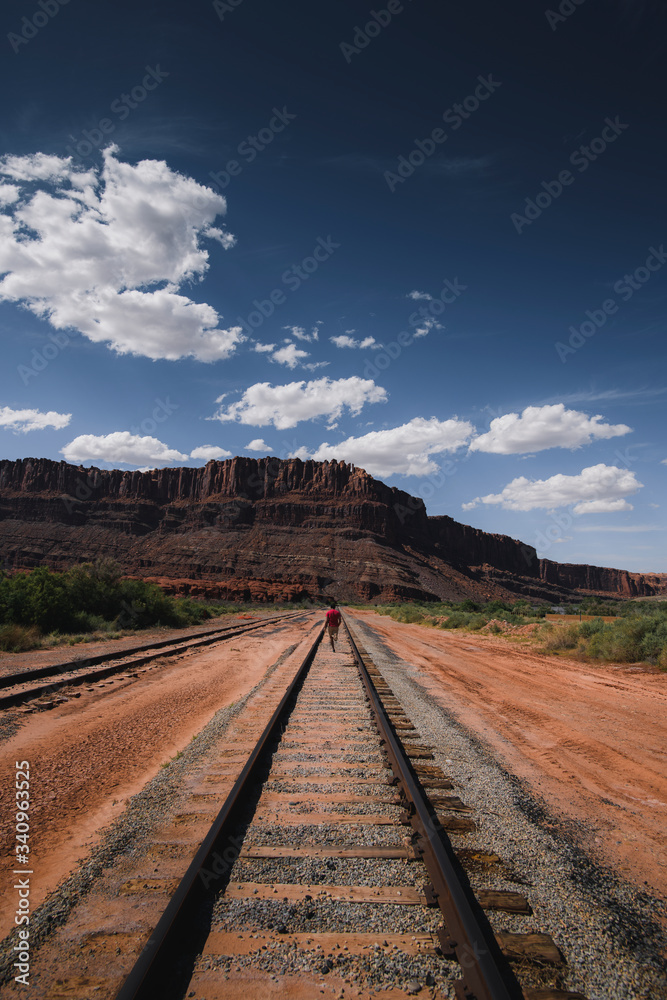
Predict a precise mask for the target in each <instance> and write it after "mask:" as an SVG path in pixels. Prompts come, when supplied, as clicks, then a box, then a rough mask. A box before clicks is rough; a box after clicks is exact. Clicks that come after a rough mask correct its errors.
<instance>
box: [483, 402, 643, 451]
mask: <svg viewBox="0 0 667 1000" xmlns="http://www.w3.org/2000/svg"><path fill="white" fill-rule="evenodd" d="M602 420H603V417H602V416H601V415H600V414H597V415H596V416H594V417H589V416H587V415H586V414H585V413H582V412H581V411H580V410H567V409H566V408H565V406H564V404H563V403H556V404H554V405H552V406H527V407H526V409H525V410H524V411H523V413H522V414H521V416H519V414H518V413H506V414H504V416H502V417H496V418H495V419H494V420H492V421H491V425H490V430H489V431H487V433H486V434H480V435H479V436H478V437H476V438H475V439H474V440H473V441H472V442H471V444H470V450H471V451H486V452H493V453H494V454H496V455H516V454H520V453H522V452H535V451H544V450H545V449H546V448H580V447H581V446H582V445H584V444H590V443H591V441H593V440H595V439H600V438H602V439H605V438H612V437H618V436H620V435H622V434H629V433H630V431H631V429H632V428H630V427H628V426H627V425H626V424H604V423H601V421H602Z"/></svg>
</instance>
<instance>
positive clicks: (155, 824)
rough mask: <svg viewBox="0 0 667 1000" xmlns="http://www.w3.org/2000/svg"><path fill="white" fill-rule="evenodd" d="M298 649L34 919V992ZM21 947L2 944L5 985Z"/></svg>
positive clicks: (180, 762)
mask: <svg viewBox="0 0 667 1000" xmlns="http://www.w3.org/2000/svg"><path fill="white" fill-rule="evenodd" d="M298 645H299V642H295V643H293V644H292V645H290V646H289V647H288V648H286V649H285V650H284V651H283V652H282V653H281V655H280V656H279V657H278V658H277V660H276V661H275V662H274V663H273V664H272V665H271V666H270V667H269V668H268V670H267V671H266V672H265V674H264V675H263V677H262V679H261V680H260V681H259V682H258V683H257V684H256V685H255V686H254V687H253V688H251V689H250V690H249V691H248V692H247V694H246V695H245V696H244V697H243V698H242V699H240V700H239V701H238V702H236V703H234V704H232V705H229V706H227V707H225V708H222V709H220V710H219V711H218V712H217V713H216V714H215V715H214V717H213V718H212V719H211V721H210V722H209V723H208V724H207V725H206V726H205V727H204V728H203V729H202V730H201V732H200V733H199V734H198V735H197V736H196V737H194V738H193V739H192V741H191V742H190V744H189V745H188V746H187V747H185V748H184V749H183V750H182V751H181V752H180V753H179V754H178V756H177V758H175V759H173V760H172V761H170V763H169V764H168V765H167V766H165V767H163V768H161V770H160V771H159V772H158V774H156V775H155V777H154V778H153V779H152V780H151V781H149V782H148V783H147V785H146V786H145V787H144V788H143V790H142V791H141V792H139V793H138V794H137V795H134V796H133V797H132V799H131V800H130V801H129V803H128V805H127V807H126V809H125V811H124V812H123V814H122V815H121V816H120V817H119V818H118V819H117V820H115V821H114V822H113V823H112V824H111V825H110V826H109V827H108V829H107V830H106V831H105V833H104V834H103V838H102V840H101V841H100V843H99V844H98V845H97V847H96V848H95V849H94V850H92V851H91V852H90V853H89V855H88V856H87V857H86V858H85V860H83V861H82V863H81V865H80V866H79V867H78V868H77V870H76V872H75V873H74V874H72V875H71V876H69V877H68V878H66V879H65V880H64V881H62V882H61V883H60V884H59V885H58V887H57V888H56V889H55V891H53V892H52V893H51V894H50V895H49V896H48V898H47V899H46V900H45V902H44V903H43V904H42V905H41V906H39V907H38V908H37V909H35V910H34V911H33V912H32V913H31V915H30V947H31V952H32V960H31V965H32V968H31V985H32V986H33V988H34V989H37V990H38V989H39V988H40V951H39V949H40V948H42V947H46V948H49V947H51V946H52V945H53V946H55V947H56V948H57V947H58V943H57V942H55V941H53V940H52V939H53V937H54V935H56V933H57V931H58V928H60V927H61V926H62V925H64V924H65V923H66V922H67V921H68V919H69V918H70V916H71V914H72V912H73V911H74V910H75V908H76V907H77V906H79V905H80V904H82V903H86V902H87V900H88V898H89V897H90V896H91V894H93V893H94V894H95V895H96V896H97V897H98V898H99V897H100V896H102V895H104V894H105V893H106V894H107V896H108V898H110V899H111V898H113V897H114V896H115V894H116V889H115V886H116V883H117V882H118V876H119V873H122V872H123V871H124V870H125V869H131V868H134V867H135V866H136V865H137V864H139V863H140V862H141V861H142V859H144V858H146V856H147V851H148V849H149V848H150V845H151V844H152V843H153V841H154V834H155V831H156V830H157V829H158V828H159V827H161V826H162V825H163V824H164V823H165V822H166V821H168V820H169V818H170V817H172V816H173V815H174V814H175V813H177V812H178V808H179V803H180V802H181V801H182V800H183V798H184V797H185V799H187V795H188V791H187V789H188V785H189V784H190V783H191V782H192V781H193V780H194V779H196V778H197V777H198V775H200V774H201V773H202V772H203V771H205V770H206V768H207V767H208V766H210V763H211V761H212V760H215V759H216V758H219V757H220V756H221V755H223V754H224V751H225V749H227V747H228V746H229V741H228V740H227V733H228V732H229V729H230V726H231V725H232V723H233V722H234V720H235V719H236V718H237V717H239V716H241V714H242V713H243V710H244V709H245V707H246V705H247V704H248V702H249V701H250V699H252V698H253V696H255V695H257V694H258V693H261V691H262V689H263V688H264V687H265V686H266V684H267V682H268V681H270V680H271V678H272V677H273V675H274V673H275V671H276V670H277V669H278V668H279V667H280V666H281V665H282V664H283V663H284V662H285V661H286V660H287V659H288V658H289V657H290V656H291V655H292V654H293V653H294V651H295V650H296V649H297V647H298ZM239 770H240V766H239ZM16 941H17V936H16V932H13V933H11V934H10V935H8V936H7V937H6V938H5V939H4V940H3V941H2V942H0V985H3V984H7V983H8V982H9V980H10V979H11V978H12V976H13V972H12V963H13V961H14V955H13V951H12V949H13V946H14V944H15V943H16ZM8 988H10V989H11V987H8ZM16 995H19V994H18V993H17V994H16ZM35 995H38V994H37V993H36V994H35Z"/></svg>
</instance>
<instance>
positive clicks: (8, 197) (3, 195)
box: [0, 184, 21, 205]
mask: <svg viewBox="0 0 667 1000" xmlns="http://www.w3.org/2000/svg"><path fill="white" fill-rule="evenodd" d="M20 194H21V189H20V188H18V187H17V186H16V184H0V205H11V204H13V202H15V201H18V200H19V195H20Z"/></svg>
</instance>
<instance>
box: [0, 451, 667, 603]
mask: <svg viewBox="0 0 667 1000" xmlns="http://www.w3.org/2000/svg"><path fill="white" fill-rule="evenodd" d="M0 547H1V548H0V551H1V553H2V557H3V560H4V565H5V567H6V568H9V569H14V568H23V567H32V566H37V565H39V564H40V563H46V564H47V565H49V566H51V567H53V568H55V569H65V568H67V567H68V566H71V565H73V564H75V563H79V562H88V561H92V560H94V559H97V558H100V557H112V558H114V559H116V560H117V561H118V562H119V563H120V565H121V567H122V569H123V571H124V572H125V573H126V574H128V575H131V576H140V577H143V578H147V579H155V580H157V581H158V582H159V583H161V584H162V585H163V586H166V587H167V588H168V589H170V590H172V591H174V592H177V593H190V594H192V595H196V596H207V597H223V598H225V597H226V598H229V599H244V600H249V599H252V600H298V599H301V598H306V597H310V598H326V597H329V596H335V597H336V598H337V599H339V600H342V601H352V600H372V599H377V600H400V599H403V600H405V599H410V598H413V599H429V598H431V599H433V598H444V599H452V598H453V599H463V598H465V597H473V598H486V597H506V596H508V595H509V594H513V595H516V594H525V595H528V596H530V597H533V598H543V599H547V600H555V599H559V598H560V597H567V596H571V595H572V594H573V593H576V592H582V591H585V592H590V593H600V594H607V595H610V596H623V597H644V596H651V595H653V594H657V593H661V592H662V591H663V590H665V588H666V587H667V575H665V576H663V575H662V574H659V575H653V576H648V575H641V574H637V573H627V572H625V571H623V570H615V569H604V568H600V567H595V566H571V565H560V564H558V563H555V562H551V561H550V560H547V559H538V558H537V555H536V552H535V549H534V548H533V547H532V546H530V545H524V544H522V543H521V542H519V541H516V540H515V539H512V538H509V537H508V536H506V535H494V534H489V533H487V532H484V531H479V530H477V529H476V528H471V527H468V526H466V525H464V524H459V523H458V522H457V521H454V520H452V518H450V517H428V516H427V514H426V509H425V507H424V503H423V501H422V500H420V499H418V498H416V497H411V496H410V495H409V494H407V493H405V492H403V491H402V490H398V489H395V488H394V487H391V488H390V487H388V486H386V485H385V484H384V483H381V482H379V481H378V480H376V479H373V478H372V476H369V475H368V473H366V472H365V471H364V470H363V469H356V468H355V467H354V466H351V465H347V464H345V463H344V462H313V461H308V462H302V461H300V460H299V459H290V460H287V461H281V460H280V459H277V458H263V459H253V458H233V459H229V460H228V461H225V462H209V463H208V464H207V465H206V466H204V467H203V468H199V469H189V468H181V469H156V470H152V471H150V472H121V471H119V470H117V469H114V470H110V471H107V470H100V469H95V468H91V469H84V468H82V467H78V468H77V467H76V466H73V465H68V464H67V463H66V462H52V461H50V460H48V459H30V458H29V459H23V460H19V461H15V462H13V461H2V462H0Z"/></svg>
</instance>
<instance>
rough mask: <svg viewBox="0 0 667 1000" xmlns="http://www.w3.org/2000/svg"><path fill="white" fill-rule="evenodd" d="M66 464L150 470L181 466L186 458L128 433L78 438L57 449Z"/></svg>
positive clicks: (154, 439) (157, 443)
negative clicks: (113, 464)
mask: <svg viewBox="0 0 667 1000" xmlns="http://www.w3.org/2000/svg"><path fill="white" fill-rule="evenodd" d="M60 451H61V453H62V455H64V457H65V460H66V461H67V462H85V461H91V460H92V461H94V462H123V463H125V464H126V465H141V466H148V467H149V468H153V467H154V466H156V465H168V464H170V463H171V462H185V461H187V459H188V456H187V455H182V454H181V452H180V451H176V450H175V449H174V448H169V447H168V446H167V445H166V444H163V442H162V441H158V439H157V438H154V437H141V436H139V435H138V434H131V433H130V431H114V432H113V433H112V434H80V435H79V437H76V438H74V440H73V441H70V443H69V444H66V445H65V447H64V448H61V449H60Z"/></svg>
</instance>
